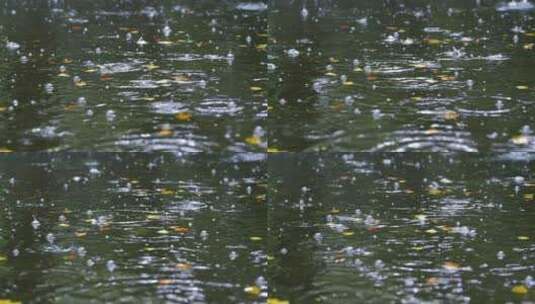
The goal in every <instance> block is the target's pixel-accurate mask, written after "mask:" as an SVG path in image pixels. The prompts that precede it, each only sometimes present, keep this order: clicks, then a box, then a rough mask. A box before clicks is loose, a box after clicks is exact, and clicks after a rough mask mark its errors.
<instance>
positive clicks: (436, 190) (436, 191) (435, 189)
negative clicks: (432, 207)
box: [428, 187, 443, 196]
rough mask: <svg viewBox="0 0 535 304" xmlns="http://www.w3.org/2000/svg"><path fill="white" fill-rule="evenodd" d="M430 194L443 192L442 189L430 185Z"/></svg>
mask: <svg viewBox="0 0 535 304" xmlns="http://www.w3.org/2000/svg"><path fill="white" fill-rule="evenodd" d="M428 192H429V194H431V195H435V196H436V195H441V194H442V193H443V192H442V190H440V189H438V188H435V187H429V190H428Z"/></svg>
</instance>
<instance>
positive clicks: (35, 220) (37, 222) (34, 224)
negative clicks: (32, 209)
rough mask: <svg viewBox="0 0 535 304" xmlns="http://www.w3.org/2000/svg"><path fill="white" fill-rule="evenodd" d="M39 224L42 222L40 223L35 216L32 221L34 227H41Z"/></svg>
mask: <svg viewBox="0 0 535 304" xmlns="http://www.w3.org/2000/svg"><path fill="white" fill-rule="evenodd" d="M39 226H41V223H39V221H38V220H37V218H35V217H34V218H33V221H32V227H33V229H35V230H37V229H39Z"/></svg>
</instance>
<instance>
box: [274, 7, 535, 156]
mask: <svg viewBox="0 0 535 304" xmlns="http://www.w3.org/2000/svg"><path fill="white" fill-rule="evenodd" d="M478 2H479V3H480V4H477V3H478ZM273 3H274V4H273V6H272V10H270V14H269V32H270V43H269V52H268V57H269V58H268V60H269V62H270V64H271V66H270V67H271V70H270V71H269V72H268V74H269V78H270V89H271V91H270V94H269V105H270V107H272V110H271V111H270V115H269V120H268V125H269V128H268V129H269V130H268V131H269V141H270V144H269V146H270V148H273V149H278V150H289V151H302V150H328V151H348V152H351V151H442V152H444V151H466V152H475V151H480V152H488V151H510V150H516V151H520V150H522V151H533V147H534V145H533V135H532V129H533V117H534V115H533V114H534V112H533V109H534V107H533V103H534V101H535V93H534V90H533V88H534V85H535V84H534V83H533V72H532V71H533V68H534V67H535V56H534V48H533V43H534V42H535V34H534V32H535V21H534V18H533V17H534V15H533V10H530V9H522V10H519V9H521V8H523V7H522V6H521V4H522V3H520V4H517V5H516V6H514V5H510V6H507V5H505V4H504V3H502V4H500V3H499V2H498V1H489V0H485V1H475V0H471V1H455V0H447V1H416V0H414V1H365V0H350V1H349V0H348V1H343V0H340V1H328V0H323V1H322V0H318V1H304V0H300V1H284V0H280V1H274V2H273ZM504 5H505V6H504ZM524 6H526V5H524ZM528 8H529V7H528ZM303 9H305V10H306V14H304V15H306V18H304V17H303Z"/></svg>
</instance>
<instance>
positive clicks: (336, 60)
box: [329, 57, 340, 63]
mask: <svg viewBox="0 0 535 304" xmlns="http://www.w3.org/2000/svg"><path fill="white" fill-rule="evenodd" d="M329 61H330V62H331V63H338V62H340V60H338V59H336V58H334V57H331V58H329Z"/></svg>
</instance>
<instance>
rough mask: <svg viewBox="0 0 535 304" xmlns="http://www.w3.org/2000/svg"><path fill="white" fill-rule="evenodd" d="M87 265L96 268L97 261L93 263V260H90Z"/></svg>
mask: <svg viewBox="0 0 535 304" xmlns="http://www.w3.org/2000/svg"><path fill="white" fill-rule="evenodd" d="M86 265H87V267H93V266H95V261H93V259H88V260H87V262H86Z"/></svg>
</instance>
